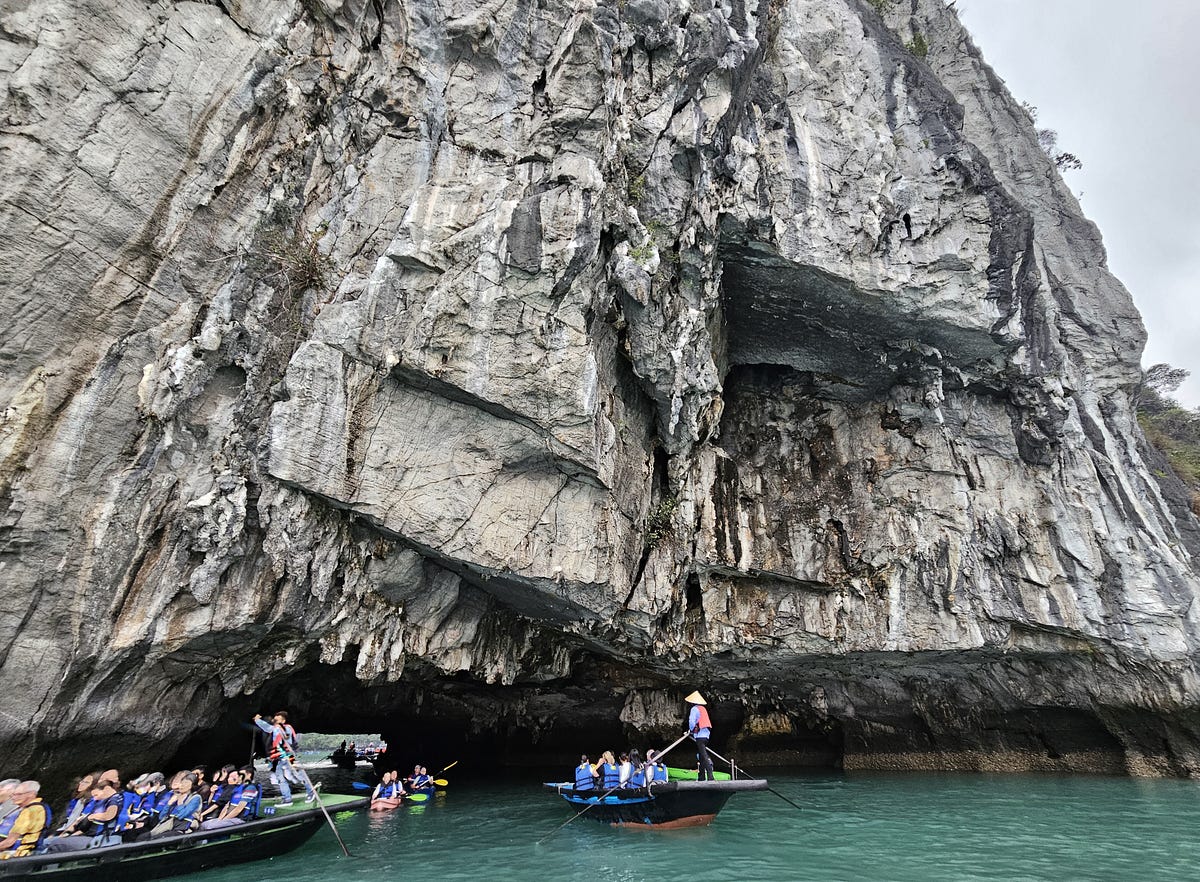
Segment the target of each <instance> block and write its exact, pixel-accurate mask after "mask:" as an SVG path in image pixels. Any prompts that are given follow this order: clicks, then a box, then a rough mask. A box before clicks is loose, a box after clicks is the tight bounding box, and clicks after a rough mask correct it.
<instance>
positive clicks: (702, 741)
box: [684, 692, 714, 781]
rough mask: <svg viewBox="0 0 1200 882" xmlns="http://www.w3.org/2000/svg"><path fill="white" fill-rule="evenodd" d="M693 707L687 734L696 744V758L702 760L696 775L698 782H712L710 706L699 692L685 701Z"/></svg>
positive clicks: (689, 716)
mask: <svg viewBox="0 0 1200 882" xmlns="http://www.w3.org/2000/svg"><path fill="white" fill-rule="evenodd" d="M684 701H686V702H687V703H688V704H690V705H691V706H692V709H691V711H690V712H689V713H688V727H687V732H688V734H689V735H691V736H692V740H693V741H695V742H696V756H697V757H698V758H699V760H700V768H699V770H698V771H697V774H696V780H698V781H712V780H714V777H713V764H712V760H711V759H710V758H709V756H708V739H709V738H711V737H712V721H711V720H710V719H709V718H708V708H707V707H705V705H707V704H708V702H707V701H705V700H704V696H702V695H701V694H700V693H699V692H693V693H692V694H691V695H689V696H688V697H687V698H685V699H684Z"/></svg>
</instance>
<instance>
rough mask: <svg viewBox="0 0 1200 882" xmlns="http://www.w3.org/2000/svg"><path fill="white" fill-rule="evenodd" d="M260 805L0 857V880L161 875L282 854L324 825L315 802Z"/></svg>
mask: <svg viewBox="0 0 1200 882" xmlns="http://www.w3.org/2000/svg"><path fill="white" fill-rule="evenodd" d="M321 801H322V802H323V803H324V804H325V807H326V808H327V809H329V811H330V812H331V813H332V812H341V811H353V810H355V809H361V808H364V807H366V805H367V802H368V800H367V799H365V798H362V797H356V796H342V795H340V794H324V795H322V797H321ZM263 810H264V811H265V812H270V811H272V810H273V811H274V814H269V815H267V816H266V817H263V818H260V819H258V820H256V821H247V822H246V823H245V824H239V825H238V826H236V827H227V828H225V829H223V830H212V831H208V830H200V831H197V832H195V833H185V834H183V835H180V836H160V837H157V838H155V839H151V840H148V841H145V842H131V843H129V844H128V845H112V846H109V847H108V848H89V849H87V850H86V851H73V852H66V853H63V854H38V855H31V856H29V857H23V858H10V859H9V860H6V861H0V879H30V880H36V879H44V880H47V882H51V880H53V882H85V880H86V882H142V880H148V879H163V878H166V877H167V876H180V875H183V874H184V873H194V872H196V871H197V870H207V869H209V868H211V867H223V866H227V865H230V864H241V863H245V862H247V861H256V860H260V859H262V858H270V857H276V856H278V855H281V854H286V853H287V852H289V851H293V850H294V849H296V848H299V847H300V846H301V845H303V844H304V843H305V842H307V841H308V840H309V839H311V838H312V836H313V834H314V833H316V832H317V831H318V830H319V829H321V828H322V827H324V826H325V817H324V816H323V815H322V814H321V810H320V809H319V808H317V807H316V806H315V805H304V804H303V803H296V804H295V805H292V806H287V807H281V806H274V807H272V806H269V805H266V806H264V807H263Z"/></svg>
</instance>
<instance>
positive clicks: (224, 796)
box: [196, 769, 241, 824]
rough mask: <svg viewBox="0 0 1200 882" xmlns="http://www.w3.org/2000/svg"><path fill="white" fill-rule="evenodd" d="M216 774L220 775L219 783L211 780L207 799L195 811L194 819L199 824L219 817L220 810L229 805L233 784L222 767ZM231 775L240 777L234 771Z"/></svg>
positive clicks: (228, 774)
mask: <svg viewBox="0 0 1200 882" xmlns="http://www.w3.org/2000/svg"><path fill="white" fill-rule="evenodd" d="M217 775H218V776H219V777H220V783H218V782H216V781H214V782H213V785H212V788H211V789H210V790H209V791H208V799H204V800H203V801H202V802H201V805H200V811H199V812H197V813H196V820H197V821H199V822H200V823H201V824H203V823H204V822H205V821H207V820H208V819H209V818H217V817H220V815H221V810H222V809H223V808H225V806H227V805H229V799H230V797H231V796H232V795H233V785H232V784H230V783H228V782H229V777H230V773H229V772H227V771H225V770H224V769H222V770H221V771H220V772H217ZM233 775H234V777H235V778H238V779H240V778H241V776H240V775H238V774H237V773H236V772H235V773H233Z"/></svg>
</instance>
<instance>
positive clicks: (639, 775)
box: [627, 769, 646, 787]
mask: <svg viewBox="0 0 1200 882" xmlns="http://www.w3.org/2000/svg"><path fill="white" fill-rule="evenodd" d="M627 786H629V787H645V786H646V773H645V771H643V770H642V769H638V770H637V771H636V772H634V773H633V774H632V775H630V776H629V782H628V784H627Z"/></svg>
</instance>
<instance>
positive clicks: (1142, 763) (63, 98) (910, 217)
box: [0, 0, 1200, 774]
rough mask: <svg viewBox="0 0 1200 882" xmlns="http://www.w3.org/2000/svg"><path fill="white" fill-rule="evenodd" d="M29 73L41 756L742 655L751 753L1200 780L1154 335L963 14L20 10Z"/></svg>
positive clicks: (33, 575) (549, 724)
mask: <svg viewBox="0 0 1200 882" xmlns="http://www.w3.org/2000/svg"><path fill="white" fill-rule="evenodd" d="M877 6H882V8H883V13H882V14H881V13H880V12H879V11H878V10H877V9H876V7H877ZM918 36H920V37H921V38H922V40H923V41H924V43H925V44H927V45H928V47H929V50H928V53H927V54H925V55H923V56H922V57H918V56H917V54H914V52H913V51H910V48H907V47H913V46H916V45H919V44H920V42H921V41H918V40H917V39H916V38H917V37H918ZM0 82H3V84H4V91H3V93H2V94H0V101H3V107H2V109H0V156H2V157H3V160H4V167H5V169H6V174H5V175H4V176H3V179H2V180H0V188H2V198H0V220H2V221H3V222H2V223H0V271H2V272H0V277H2V278H3V279H4V282H3V286H2V287H0V309H2V311H3V315H4V317H5V320H6V326H7V333H6V334H5V335H4V337H3V339H0V407H2V409H3V410H2V413H0V576H2V578H3V584H4V585H5V586H6V592H5V593H6V597H7V598H8V602H7V603H5V604H4V605H3V607H0V689H2V690H3V693H4V695H5V701H4V707H3V713H0V753H3V754H6V755H8V756H10V757H12V758H13V759H12V762H13V764H14V765H21V764H24V765H27V766H29V767H31V768H32V767H37V766H41V767H43V768H47V769H63V770H65V769H67V768H74V767H77V766H78V765H79V763H80V762H83V761H84V760H85V759H87V758H89V757H92V756H93V755H94V756H95V759H96V760H97V761H100V760H101V758H102V756H103V753H104V751H105V750H111V749H113V746H114V745H121V746H122V747H121V749H122V750H124V751H126V752H127V753H128V751H130V750H133V751H135V753H136V752H137V751H142V752H143V753H141V754H137V755H138V756H140V757H142V758H143V759H144V760H145V761H146V762H147V763H149V762H158V761H162V759H163V758H165V757H168V756H169V755H170V754H171V753H172V752H173V751H174V750H176V749H177V748H179V747H180V746H181V745H182V744H184V742H185V740H186V739H187V738H188V737H189V736H191V735H192V734H193V733H196V732H204V731H206V730H208V729H210V728H212V727H218V726H225V725H226V723H227V722H228V720H229V719H230V718H231V715H234V712H235V711H236V713H238V714H240V713H241V712H242V711H243V710H246V709H248V708H250V707H251V704H252V703H253V702H254V701H256V700H258V699H260V698H262V697H263V696H271V697H279V698H280V699H281V700H283V699H286V700H288V701H290V702H292V704H293V706H295V707H298V708H300V710H301V712H302V713H307V715H308V719H309V721H310V722H312V723H314V724H327V725H329V726H334V725H336V724H337V723H338V722H341V721H343V720H345V719H346V717H347V715H355V714H356V715H357V717H356V719H359V720H362V721H363V725H370V726H373V727H375V728H384V729H385V731H386V730H387V727H388V726H390V725H395V723H394V722H393V721H394V720H396V719H399V718H400V717H401V716H404V715H407V717H405V718H406V719H407V718H412V719H413V720H414V721H415V725H420V724H421V723H423V724H425V725H427V726H430V727H442V728H444V729H446V730H447V731H450V730H454V731H464V732H467V733H469V734H471V735H472V736H473V737H476V738H487V737H491V738H494V739H495V738H498V739H499V740H501V741H503V740H504V739H505V738H508V739H510V740H511V741H513V743H514V744H515V743H517V742H518V741H522V739H524V740H525V741H528V742H530V743H537V742H538V740H539V739H542V742H543V744H549V745H552V746H553V745H554V744H555V743H556V741H555V739H556V738H558V739H560V740H561V741H562V743H564V744H565V743H566V738H567V736H568V735H570V737H572V738H573V737H575V734H577V732H578V731H579V729H580V727H581V726H583V727H586V725H588V724H589V720H592V721H596V722H598V723H600V724H603V725H615V726H618V727H621V728H620V730H619V731H621V732H623V733H625V734H627V735H629V736H630V737H642V736H648V735H651V734H658V733H666V732H673V731H675V729H676V721H675V717H676V715H677V714H678V712H679V707H678V703H677V699H678V698H679V696H680V695H682V694H683V693H685V692H687V691H691V689H692V688H695V686H697V685H699V686H701V687H702V689H703V690H704V691H705V692H706V693H708V694H711V695H712V696H713V699H714V715H715V717H716V719H717V720H718V738H717V740H718V742H721V743H724V740H725V739H727V738H733V739H734V741H735V743H736V745H737V747H738V756H739V757H745V755H746V753H747V752H749V753H751V755H754V754H755V753H758V754H760V755H762V756H764V757H771V758H774V759H777V760H780V761H796V762H841V763H844V764H845V765H847V766H858V767H888V768H981V769H1080V770H1105V771H1113V770H1115V771H1125V772H1129V773H1133V774H1191V773H1197V772H1200V713H1198V705H1197V666H1196V654H1197V648H1198V641H1200V619H1198V616H1200V610H1197V608H1196V599H1197V594H1198V592H1200V579H1198V577H1197V564H1196V560H1197V555H1198V554H1200V524H1198V523H1197V520H1196V518H1195V516H1194V515H1193V514H1192V513H1191V512H1190V510H1189V509H1188V506H1187V503H1186V501H1185V500H1184V497H1183V496H1182V495H1181V494H1180V492H1179V487H1178V486H1177V485H1176V484H1175V483H1174V479H1173V478H1171V477H1167V476H1164V474H1163V473H1162V471H1161V470H1160V469H1158V468H1157V467H1155V466H1153V465H1151V462H1152V460H1151V459H1150V454H1149V453H1148V451H1147V450H1146V448H1145V442H1144V440H1143V439H1142V437H1141V434H1140V430H1139V429H1138V426H1137V423H1136V420H1135V418H1134V406H1133V396H1134V395H1135V393H1136V388H1137V384H1138V382H1139V378H1140V372H1139V359H1140V355H1141V350H1142V345H1143V343H1144V332H1143V330H1142V326H1141V321H1140V318H1139V317H1138V315H1137V312H1136V310H1135V309H1134V307H1133V304H1132V301H1131V299H1130V297H1129V294H1128V293H1127V292H1126V290H1125V289H1124V288H1123V287H1122V286H1121V284H1120V283H1119V282H1118V281H1117V280H1116V279H1115V278H1113V276H1112V275H1111V274H1110V273H1109V272H1108V270H1107V268H1106V265H1105V255H1104V250H1103V246H1102V244H1101V240H1100V235H1099V233H1098V231H1097V230H1096V228H1095V227H1094V226H1093V225H1092V224H1091V223H1090V222H1089V221H1088V220H1087V219H1086V218H1085V217H1084V216H1083V215H1082V213H1081V210H1080V207H1079V205H1078V204H1077V202H1076V200H1075V199H1074V197H1073V196H1072V194H1071V192H1070V190H1069V189H1068V188H1067V187H1066V185H1065V184H1064V183H1063V181H1062V180H1061V179H1060V178H1059V176H1058V173H1057V172H1056V171H1055V169H1054V166H1053V164H1052V163H1051V161H1050V160H1049V159H1048V158H1047V157H1046V156H1045V155H1044V154H1043V153H1042V151H1041V150H1040V149H1039V147H1038V143H1037V138H1036V134H1035V132H1034V127H1033V122H1032V120H1031V119H1030V118H1029V117H1028V115H1027V114H1026V113H1025V112H1024V111H1023V110H1022V109H1021V107H1020V105H1019V104H1018V103H1017V101H1016V100H1014V98H1013V97H1012V96H1011V95H1009V93H1008V92H1007V90H1006V89H1005V87H1004V85H1003V83H1002V82H1001V81H1000V80H999V79H998V78H997V76H996V75H995V74H994V73H993V72H992V71H991V69H990V68H988V67H987V65H986V64H985V63H984V61H983V60H982V58H981V56H980V54H979V52H978V50H977V49H976V48H975V47H974V45H973V44H972V43H971V40H970V38H969V36H968V35H967V33H966V32H965V31H964V30H963V28H962V27H961V25H960V24H959V22H958V21H957V18H956V17H955V15H954V13H953V11H952V10H951V9H949V8H947V6H945V5H944V4H943V3H941V2H940V0H895V2H892V3H887V4H872V3H867V2H864V0H759V2H755V0H623V2H615V0H613V2H608V0H603V2H601V0H490V2H486V3H478V2H465V0H446V2H442V3H432V2H426V0H412V2H398V0H304V2H299V0H280V2H272V3H251V2H241V0H217V2H211V3H205V2H138V0H105V2H100V0H39V2H36V3H34V2H27V0H17V2H9V3H6V4H5V6H4V8H3V10H2V11H0ZM581 708H584V709H586V710H580V709H581ZM572 727H574V728H572ZM335 730H336V731H346V730H345V729H335ZM556 732H557V733H559V734H558V735H556V734H555V733H556ZM521 733H523V734H521ZM130 745H136V746H134V747H130ZM718 746H719V745H718ZM570 751H574V753H575V754H578V749H577V748H576V747H575V746H574V744H572V745H571V746H570V748H569V749H568V750H567V752H570ZM84 764H85V765H86V763H84Z"/></svg>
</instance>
